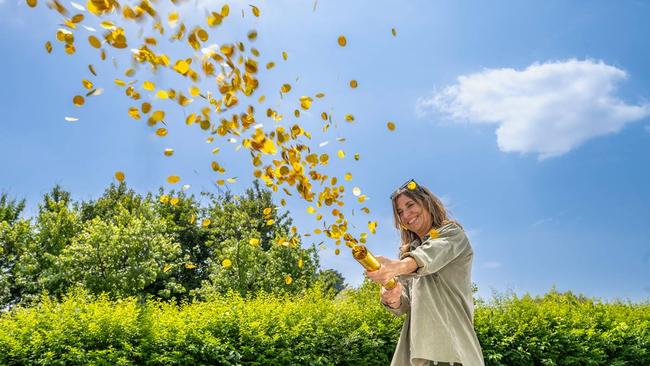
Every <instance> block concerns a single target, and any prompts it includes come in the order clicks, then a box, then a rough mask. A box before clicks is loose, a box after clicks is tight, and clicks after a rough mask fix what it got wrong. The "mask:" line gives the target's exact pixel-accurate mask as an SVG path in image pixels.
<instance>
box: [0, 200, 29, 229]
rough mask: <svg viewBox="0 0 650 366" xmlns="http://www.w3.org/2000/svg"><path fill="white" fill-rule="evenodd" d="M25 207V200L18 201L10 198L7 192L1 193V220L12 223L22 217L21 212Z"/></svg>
mask: <svg viewBox="0 0 650 366" xmlns="http://www.w3.org/2000/svg"><path fill="white" fill-rule="evenodd" d="M24 209H25V200H22V201H19V202H16V200H9V196H8V195H7V194H6V193H2V194H0V222H3V221H4V222H7V223H8V224H9V225H12V224H13V223H14V222H16V221H17V220H18V218H19V217H20V213H21V212H23V210H24Z"/></svg>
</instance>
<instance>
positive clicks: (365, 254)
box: [352, 245, 397, 290]
mask: <svg viewBox="0 0 650 366" xmlns="http://www.w3.org/2000/svg"><path fill="white" fill-rule="evenodd" d="M352 256H353V257H354V259H356V260H357V262H359V263H361V265H362V266H363V268H365V269H367V270H368V271H370V272H372V271H376V270H378V269H379V268H381V263H379V261H378V260H377V258H375V256H374V255H372V253H370V251H369V250H368V248H366V246H365V245H355V246H354V247H353V248H352ZM395 286H397V280H395V279H394V278H391V279H390V280H389V281H388V282H386V283H385V284H384V288H385V289H386V290H390V289H392V288H394V287H395Z"/></svg>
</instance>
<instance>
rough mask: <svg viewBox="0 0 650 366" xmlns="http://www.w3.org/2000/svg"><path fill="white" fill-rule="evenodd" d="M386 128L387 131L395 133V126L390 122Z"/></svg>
mask: <svg viewBox="0 0 650 366" xmlns="http://www.w3.org/2000/svg"><path fill="white" fill-rule="evenodd" d="M386 127H388V130H389V131H395V124H394V123H393V122H390V121H389V122H388V123H387V124H386Z"/></svg>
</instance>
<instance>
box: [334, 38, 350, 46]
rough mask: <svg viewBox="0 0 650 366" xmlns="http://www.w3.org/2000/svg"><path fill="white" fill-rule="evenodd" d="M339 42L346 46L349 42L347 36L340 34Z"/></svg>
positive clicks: (340, 44)
mask: <svg viewBox="0 0 650 366" xmlns="http://www.w3.org/2000/svg"><path fill="white" fill-rule="evenodd" d="M337 42H338V43H339V46H341V47H345V45H346V44H348V40H347V39H345V36H339V38H338V39H337Z"/></svg>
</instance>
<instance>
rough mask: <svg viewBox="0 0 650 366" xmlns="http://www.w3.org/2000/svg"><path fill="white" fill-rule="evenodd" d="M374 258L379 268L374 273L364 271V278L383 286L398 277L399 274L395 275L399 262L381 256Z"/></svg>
mask: <svg viewBox="0 0 650 366" xmlns="http://www.w3.org/2000/svg"><path fill="white" fill-rule="evenodd" d="M376 258H377V260H378V261H379V263H380V264H381V268H379V269H378V270H376V271H368V270H366V276H368V278H370V279H371V280H372V281H374V282H377V283H378V284H380V285H384V284H385V283H386V282H388V281H390V280H391V279H393V278H395V277H397V276H398V275H399V273H397V267H398V265H399V263H400V261H398V260H393V259H390V258H386V257H382V256H377V257H376Z"/></svg>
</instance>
